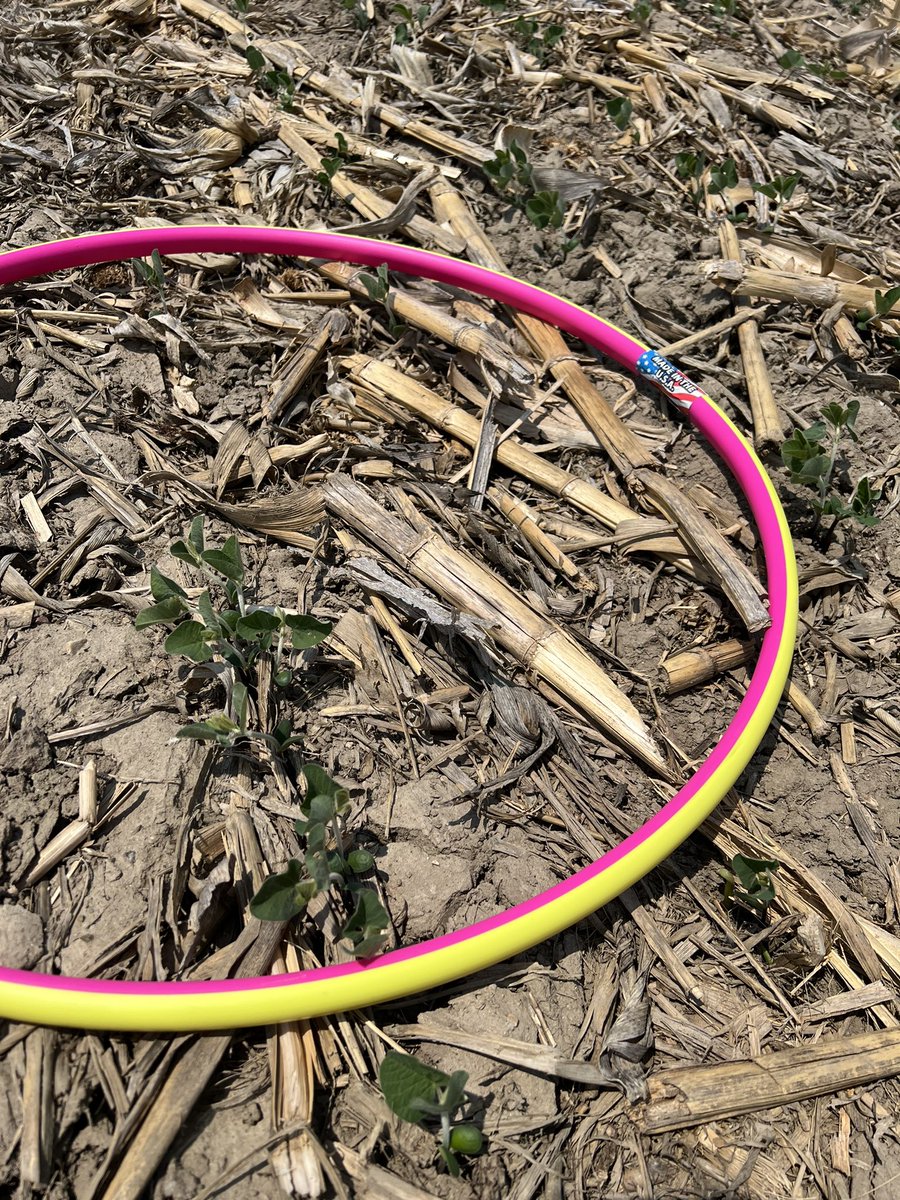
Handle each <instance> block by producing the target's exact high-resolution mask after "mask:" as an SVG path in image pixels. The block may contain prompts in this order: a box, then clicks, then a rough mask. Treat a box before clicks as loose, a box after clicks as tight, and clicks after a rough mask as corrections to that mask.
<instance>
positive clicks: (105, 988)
mask: <svg viewBox="0 0 900 1200" xmlns="http://www.w3.org/2000/svg"><path fill="white" fill-rule="evenodd" d="M153 250H159V252H160V253H161V254H178V253H182V254H184V253H193V254H198V253H203V252H216V253H242V254H280V255H297V256H301V257H304V258H313V259H327V260H336V261H339V262H349V263H355V264H359V265H364V266H368V267H378V266H381V265H382V264H385V265H387V266H388V267H389V268H390V269H392V270H394V271H402V272H405V273H407V274H410V275H418V276H424V277H425V278H428V279H433V280H436V281H439V282H441V283H449V284H453V285H455V286H457V287H460V288H466V289H468V290H470V291H472V292H476V293H478V294H479V295H482V296H486V297H490V298H491V299H493V300H497V301H500V302H501V303H503V304H508V305H510V306H511V307H512V308H515V309H518V310H520V311H521V312H525V313H529V314H530V315H531V316H534V317H539V318H540V319H541V320H544V321H547V322H549V323H550V324H552V325H556V326H558V327H559V328H560V329H562V330H564V331H566V332H567V333H569V334H571V335H573V336H574V337H576V338H580V339H581V340H582V341H584V342H586V343H587V344H588V345H590V346H594V347H596V348H597V349H598V350H601V351H602V352H603V353H604V354H606V355H608V357H610V358H611V359H613V360H614V361H615V362H617V363H620V364H621V365H622V366H623V367H626V368H627V369H628V370H630V371H632V372H634V373H635V374H637V375H640V376H643V377H645V378H646V379H648V380H650V381H652V382H653V383H654V384H655V385H656V386H657V387H658V388H659V389H660V390H662V391H663V392H664V393H665V394H666V395H667V396H668V397H669V399H670V400H671V401H672V402H673V403H674V404H675V405H676V406H677V407H678V408H679V409H681V411H682V412H683V414H684V415H685V417H686V418H687V420H688V421H690V423H691V424H692V425H693V426H694V428H696V429H697V430H698V431H699V432H700V433H701V434H702V435H703V437H704V438H705V439H706V441H707V442H709V443H710V445H711V446H713V447H714V449H715V450H716V451H718V453H719V454H720V456H721V457H722V458H723V459H724V461H725V463H726V464H727V465H728V467H729V468H730V469H731V472H732V474H733V475H734V477H735V479H736V481H737V484H738V486H739V488H740V490H741V491H742V492H743V494H744V496H745V497H746V499H747V502H748V504H749V506H750V509H751V511H752V513H753V517H754V520H755V521H756V525H757V527H758V530H759V534H760V541H761V544H762V549H763V554H764V557H765V564H766V575H767V583H768V603H769V615H770V618H771V624H770V626H769V628H768V630H767V631H766V633H765V635H764V637H763V639H762V645H761V648H760V654H759V659H758V662H757V665H756V668H755V670H754V672H753V676H752V678H751V680H750V683H749V685H748V687H747V691H746V694H745V696H744V699H743V700H742V701H741V703H740V705H739V707H738V709H737V712H736V713H735V715H734V718H733V719H732V721H731V724H730V725H729V726H728V728H727V730H726V731H725V733H724V734H723V735H722V737H721V739H720V740H719V742H718V743H717V744H716V746H715V747H714V749H713V750H712V753H711V754H710V755H709V757H708V758H707V759H706V761H705V762H704V763H703V765H702V766H701V767H700V768H699V770H697V771H696V773H695V774H694V775H692V776H691V778H690V779H689V780H688V781H687V783H685V784H684V786H683V787H681V788H680V789H679V791H678V792H677V793H676V794H675V795H674V796H673V797H672V799H671V800H669V802H668V803H667V804H665V805H663V807H662V808H661V809H659V811H658V812H657V813H655V814H654V816H652V817H651V818H650V819H649V820H648V821H647V822H645V824H643V825H642V826H641V827H640V828H639V829H637V830H635V832H634V833H632V834H631V836H630V837H627V838H626V839H625V840H624V841H623V842H622V843H621V844H620V845H618V846H616V847H615V848H614V849H612V850H610V851H608V852H607V853H606V854H604V855H603V857H602V858H599V859H597V861H596V862H593V863H591V864H590V866H587V867H584V868H583V869H582V870H580V871H577V872H575V874H573V875H570V876H569V878H567V879H565V880H563V881H562V882H561V883H558V884H556V886H555V887H552V888H549V889H548V890H547V891H545V892H541V893H540V894H539V895H537V896H534V897H532V899H530V900H526V901H524V902H523V903H521V904H517V905H515V907H513V908H510V909H507V910H506V911H505V912H501V913H498V914H497V915H496V916H492V917H488V918H487V919H485V920H483V921H478V922H476V923H475V924H474V925H470V926H468V927H467V928H465V929H460V930H457V931H456V932H455V933H448V934H445V935H443V936H442V937H436V938H431V939H430V940H428V941H425V942H420V943H418V944H417V945H413V946H404V947H402V948H401V949H399V950H393V951H391V952H389V953H387V954H383V955H381V956H380V957H378V958H374V959H371V960H369V961H367V962H354V963H341V964H339V965H335V966H329V967H322V968H319V969H318V970H309V971H297V972H293V973H288V974H281V975H266V976H261V977H258V978H255V979H223V980H215V981H212V982H183V983H181V982H173V983H142V982H131V981H120V980H106V979H82V978H75V977H68V976H59V975H49V974H41V973H38V972H31V971H20V970H12V969H9V968H0V1017H5V1018H7V1019H10V1020H15V1021H26V1022H30V1023H33V1024H45V1025H63V1026H70V1027H74V1028H81V1029H97V1030H135V1031H145V1032H162V1031H183V1030H201V1029H232V1028H235V1027H242V1026H249V1025H263V1024H269V1023H274V1022H278V1021H286V1020H293V1019H299V1018H303V1017H314V1016H321V1015H324V1014H326V1013H334V1012H342V1011H346V1010H348V1009H353V1008H361V1007H364V1006H365V1005H369V1004H378V1003H381V1002H384V1001H388V1000H396V999H397V998H399V997H405V996H409V995H412V994H414V993H417V992H422V991H424V990H425V989H427V988H432V987H436V986H439V985H441V984H445V983H447V982H449V981H450V980H452V979H458V978H460V977H461V976H464V975H470V974H472V973H474V972H476V971H479V970H482V969H483V968H485V967H488V966H490V965H492V964H493V963H496V962H499V961H501V960H502V959H505V958H510V957H511V956H513V955H516V954H520V953H522V952H523V951H525V950H528V949H530V948H531V947H532V946H535V945H537V943H538V942H543V941H545V940H546V939H547V938H551V937H553V936H555V935H556V934H558V933H560V932H561V931H562V930H564V929H566V928H568V927H569V926H570V925H573V924H575V922H577V921H580V920H582V919H583V918H584V917H586V916H587V915H588V914H589V913H592V912H594V911H595V910H597V909H598V908H601V907H602V906H603V905H604V904H606V903H608V902H609V901H610V900H612V899H614V898H615V897H616V896H618V895H619V894H620V893H621V892H623V891H624V890H625V889H626V888H628V887H631V885H632V884H634V883H636V882H637V880H639V879H641V878H642V877H643V876H644V875H646V874H647V872H648V871H651V870H652V869H653V868H654V867H655V866H657V865H658V864H659V863H661V862H662V861H663V859H665V858H667V857H668V856H669V855H670V854H671V853H672V852H673V851H674V850H675V849H676V848H677V847H678V846H679V845H680V844H681V843H682V842H683V841H684V840H685V838H687V837H688V836H689V835H690V834H691V833H693V832H694V830H696V829H697V827H698V826H699V825H700V823H701V822H702V821H703V820H704V819H705V818H706V817H707V816H708V815H709V814H710V813H711V812H712V810H713V809H714V808H715V807H716V805H717V804H718V803H719V801H720V800H721V799H722V797H723V796H724V795H725V793H726V792H727V791H728V789H729V788H730V787H731V786H732V785H733V784H734V783H735V782H736V780H737V779H738V777H739V775H740V774H741V772H742V771H743V769H744V767H745V766H746V765H747V763H748V762H749V761H750V758H751V756H752V755H753V753H754V751H755V750H756V748H757V746H758V745H759V743H760V742H761V741H762V738H763V736H764V735H765V733H766V730H767V729H768V727H769V724H770V722H771V720H772V717H773V715H774V713H775V710H776V707H777V705H778V703H779V700H780V698H781V695H782V692H783V690H784V686H785V684H786V682H787V677H788V671H789V669H790V663H791V657H792V654H793V648H794V640H795V636H796V627H797V571H796V564H795V561H794V553H793V546H792V543H791V535H790V531H789V529H788V526H787V522H786V520H785V516H784V512H783V511H782V508H781V505H780V503H779V501H778V497H777V496H776V494H775V491H774V489H773V487H772V484H771V482H770V481H769V478H768V476H767V475H766V472H765V470H764V469H763V467H762V464H761V463H760V462H759V460H758V459H757V457H756V455H755V454H754V452H753V450H752V448H751V446H750V445H749V444H748V442H747V441H746V440H745V438H744V437H743V436H742V435H741V434H740V433H739V432H738V430H737V429H736V428H735V427H734V425H733V424H732V423H731V421H730V420H729V419H728V417H727V416H726V415H725V414H724V413H723V412H722V411H721V410H720V409H719V408H718V407H717V406H716V405H715V404H714V403H713V401H712V400H710V398H709V397H708V396H706V395H704V394H703V392H701V391H700V389H699V388H697V387H696V386H695V385H694V384H692V383H691V382H690V381H689V380H688V379H687V378H686V377H685V376H684V375H683V374H682V373H681V371H679V370H678V368H676V367H675V366H673V365H672V364H671V363H670V362H668V361H667V360H666V359H664V358H662V357H661V356H660V355H659V354H657V353H656V352H655V351H653V350H649V349H648V348H647V347H646V346H644V345H642V344H641V343H640V342H637V341H635V339H634V338H632V337H630V336H629V335H628V334H626V333H624V332H623V331H622V330H620V329H617V328H616V327H615V326H613V325H610V324H608V323H607V322H606V321H603V320H601V319H600V318H599V317H596V316H594V315H593V314H591V313H589V312H587V311H586V310H584V309H582V308H579V307H577V306H576V305H574V304H570V303H569V302H568V301H566V300H563V299H561V298H560V297H558V296H554V295H552V294H551V293H549V292H545V291H543V290H542V289H541V288H538V287H534V286H532V285H531V284H528V283H522V282H521V281H519V280H516V279H513V278H511V277H510V276H508V275H504V274H501V273H500V272H498V271H492V270H488V269H487V268H485V267H479V266H475V265H473V264H472V263H467V262H461V261H459V260H457V259H453V258H449V257H446V256H444V255H441V254H435V253H432V252H430V251H425V250H416V249H412V248H410V247H407V246H399V245H395V244H393V243H390V242H381V241H375V240H373V239H370V238H362V237H354V236H349V235H344V234H336V233H309V232H304V231H302V230H293V229H267V228H256V227H249V226H238V227H228V226H196V225H192V226H175V227H170V228H161V229H140V230H138V229H130V230H122V231H120V232H115V233H99V234H91V235H88V236H85V237H74V238H68V239H66V240H64V241H57V242H50V243H47V244H46V245H41V246H31V247H28V248H27V249H23V250H13V251H11V252H8V253H6V254H2V255H0V285H2V284H12V283H16V282H18V281H20V280H24V279H31V278H33V277H34V276H37V275H43V274H46V273H47V272H51V271H61V270H64V269H67V268H73V267H81V266H87V265H89V264H94V263H103V262H115V261H118V260H121V259H125V258H132V257H145V256H147V255H150V254H151V253H152V252H153Z"/></svg>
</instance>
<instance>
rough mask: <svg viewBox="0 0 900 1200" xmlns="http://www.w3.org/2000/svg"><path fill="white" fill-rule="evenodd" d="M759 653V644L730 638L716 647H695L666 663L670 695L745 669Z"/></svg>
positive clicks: (672, 657) (665, 660)
mask: <svg viewBox="0 0 900 1200" xmlns="http://www.w3.org/2000/svg"><path fill="white" fill-rule="evenodd" d="M756 653H757V647H756V645H755V643H753V642H748V641H740V640H739V639H738V638H729V640H728V641H727V642H718V643H717V644H715V645H712V646H692V647H691V649H690V650H682V651H680V652H679V653H678V654H673V655H672V656H671V658H667V659H664V661H663V663H662V668H663V670H664V671H665V673H666V691H667V692H668V694H669V695H670V696H673V695H675V694H676V693H677V692H683V691H685V690H686V689H687V688H692V687H698V686H699V685H700V684H701V683H708V682H709V681H710V680H711V679H715V677H716V676H717V675H720V674H721V673H722V672H723V671H730V670H732V668H734V667H742V666H745V665H746V664H747V663H749V662H750V661H751V660H752V659H753V657H754V655H755V654H756Z"/></svg>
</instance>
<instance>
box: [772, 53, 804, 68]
mask: <svg viewBox="0 0 900 1200" xmlns="http://www.w3.org/2000/svg"><path fill="white" fill-rule="evenodd" d="M778 65H779V67H781V69H782V71H785V72H787V74H790V73H791V71H796V70H797V68H798V67H804V66H806V59H805V58H804V57H803V55H802V54H801V53H800V51H799V50H786V51H785V52H784V54H782V55H781V57H780V58H779V59H778Z"/></svg>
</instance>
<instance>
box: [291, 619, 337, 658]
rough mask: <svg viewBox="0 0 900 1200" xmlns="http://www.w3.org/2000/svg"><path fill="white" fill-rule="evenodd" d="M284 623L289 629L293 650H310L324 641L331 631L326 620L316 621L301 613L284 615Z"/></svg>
mask: <svg viewBox="0 0 900 1200" xmlns="http://www.w3.org/2000/svg"><path fill="white" fill-rule="evenodd" d="M284 623H285V625H287V627H288V629H290V631H291V642H292V645H293V647H294V649H295V650H310V649H311V648H312V647H313V646H318V645H319V643H320V642H324V640H325V639H326V638H327V637H328V635H329V634H330V633H331V625H330V624H329V623H328V622H327V621H317V620H316V619H315V617H310V616H306V615H305V614H302V613H296V614H293V613H292V614H290V615H289V616H287V617H285V619H284Z"/></svg>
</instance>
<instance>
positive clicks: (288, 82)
mask: <svg viewBox="0 0 900 1200" xmlns="http://www.w3.org/2000/svg"><path fill="white" fill-rule="evenodd" d="M244 58H246V60H247V66H248V67H249V68H250V70H251V71H252V72H253V74H254V75H255V76H256V78H257V80H258V81H259V83H260V84H261V85H262V86H263V87H264V88H265V89H266V91H267V92H269V93H270V94H271V95H272V96H274V97H275V98H276V100H277V101H278V103H279V104H280V105H281V107H282V108H283V109H284V111H285V112H290V111H291V109H292V107H293V104H294V80H293V78H292V77H291V75H290V74H289V73H288V72H287V71H284V70H282V69H281V68H280V67H271V66H269V64H268V61H267V59H266V57H265V55H264V54H263V53H262V51H261V50H260V49H259V47H258V46H255V45H254V44H253V42H250V43H249V44H248V45H247V47H246V48H245V50H244Z"/></svg>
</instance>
